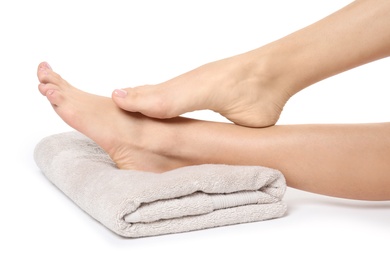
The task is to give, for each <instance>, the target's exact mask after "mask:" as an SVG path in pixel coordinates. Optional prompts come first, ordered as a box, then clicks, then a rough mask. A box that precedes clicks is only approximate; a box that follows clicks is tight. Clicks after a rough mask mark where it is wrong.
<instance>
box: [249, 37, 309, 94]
mask: <svg viewBox="0 0 390 260" xmlns="http://www.w3.org/2000/svg"><path fill="white" fill-rule="evenodd" d="M244 55H245V56H246V59H248V61H249V64H250V67H251V69H252V70H253V73H254V74H255V75H256V77H258V78H261V81H262V82H261V83H262V85H263V86H270V88H271V89H273V90H275V91H277V92H278V93H283V94H284V95H286V96H287V99H288V98H290V97H291V96H293V95H294V94H296V93H297V92H299V91H300V90H302V89H304V88H305V87H307V86H308V85H309V84H308V83H307V82H306V79H305V78H304V77H303V76H304V73H302V71H300V70H299V68H297V65H296V58H295V57H294V55H295V54H294V52H293V51H289V52H286V50H285V48H283V47H282V46H280V44H277V43H273V44H269V45H265V46H263V47H260V48H258V49H255V50H252V51H250V52H248V53H245V54H244Z"/></svg>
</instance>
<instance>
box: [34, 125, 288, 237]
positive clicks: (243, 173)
mask: <svg viewBox="0 0 390 260" xmlns="http://www.w3.org/2000/svg"><path fill="white" fill-rule="evenodd" d="M34 158H35V161H36V163H37V165H38V167H39V168H40V169H41V171H42V172H43V173H44V174H45V175H46V177H47V178H48V179H49V180H50V181H51V182H53V183H54V184H55V185H56V186H57V187H58V188H59V189H60V190H62V191H63V192H64V193H65V194H66V195H67V196H68V197H69V198H70V199H72V200H73V201H74V202H75V203H76V204H77V205H78V206H79V207H80V208H81V209H83V210H84V211H85V212H87V213H88V214H89V215H91V216H92V217H93V218H95V219H96V220H98V221H99V222H100V223H102V224H103V225H105V226H106V227H107V228H109V229H111V230H112V231H113V232H115V233H117V234H119V235H121V236H124V237H144V236H154V235H162V234H169V233H177V232H186V231H192V230H199V229H204V228H212V227H218V226H225V225H232V224H239V223H245V222H254V221H261V220H267V219H273V218H278V217H281V216H283V215H284V214H285V213H286V208H287V207H286V205H285V203H284V202H283V201H282V197H283V195H284V192H285V189H286V183H285V179H284V177H283V175H282V174H281V172H279V171H277V170H274V169H270V168H265V167H260V166H230V165H213V164H207V165H197V166H188V167H183V168H179V169H175V170H172V171H169V172H165V173H161V174H156V173H149V172H141V171H134V170H120V169H118V168H117V167H116V166H115V164H114V163H113V162H112V160H111V159H110V157H109V156H108V155H107V154H106V153H105V152H104V151H103V150H102V149H101V148H100V147H99V146H98V145H97V144H96V143H94V142H93V141H92V140H90V139H89V138H87V137H85V136H84V135H82V134H80V133H78V132H67V133H60V134H56V135H52V136H48V137H46V138H44V139H43V140H41V141H40V142H39V143H38V144H37V146H36V148H35V152H34Z"/></svg>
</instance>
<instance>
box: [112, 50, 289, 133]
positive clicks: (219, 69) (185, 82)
mask: <svg viewBox="0 0 390 260" xmlns="http://www.w3.org/2000/svg"><path fill="white" fill-rule="evenodd" d="M272 62H274V61H272ZM265 64H267V58H266V57H265V56H260V55H258V54H257V52H249V53H246V54H242V55H238V56H235V57H232V58H228V59H224V60H220V61H216V62H213V63H209V64H206V65H204V66H201V67H199V68H197V69H195V70H192V71H190V72H187V73H185V74H183V75H180V76H178V77H176V78H173V79H171V80H169V81H167V82H164V83H162V84H157V85H146V86H140V87H136V88H127V89H117V90H115V91H114V92H113V94H112V98H113V100H114V102H115V103H116V104H117V105H118V106H119V107H120V108H122V109H124V110H127V111H131V112H140V113H142V114H144V115H146V116H150V117H154V118H172V117H176V116H179V115H181V114H184V113H186V112H191V111H195V110H203V109H210V110H213V111H215V112H218V113H220V114H221V115H222V116H224V117H226V118H227V119H229V120H230V121H232V122H234V123H236V124H238V125H242V126H248V127H266V126H271V125H274V124H275V123H276V122H277V120H278V119H279V116H280V113H281V112H282V109H283V107H284V105H285V103H286V102H287V100H288V99H289V98H290V96H291V94H292V93H288V91H286V90H285V87H286V86H285V83H286V82H281V78H282V77H281V75H282V74H277V73H275V71H272V72H271V71H270V70H269V69H268V66H266V65H265ZM289 83H290V82H287V84H289Z"/></svg>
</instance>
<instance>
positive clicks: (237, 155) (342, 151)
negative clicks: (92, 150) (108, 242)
mask: <svg viewBox="0 0 390 260" xmlns="http://www.w3.org/2000/svg"><path fill="white" fill-rule="evenodd" d="M38 78H39V81H40V82H41V83H40V84H39V90H40V92H41V93H42V94H43V95H44V96H46V97H47V99H48V100H49V102H50V103H51V105H52V106H53V108H54V110H55V111H56V112H57V114H58V115H59V116H60V117H61V118H62V119H63V120H64V121H65V122H66V123H67V124H69V125H70V126H71V127H73V128H74V129H76V130H78V131H79V132H81V133H83V134H85V135H86V136H88V137H90V138H91V139H92V140H94V141H95V142H96V143H97V144H98V145H100V146H101V147H102V148H103V149H104V150H105V151H107V153H108V154H109V155H110V157H111V158H112V160H113V161H114V162H115V163H116V164H117V166H118V167H119V168H121V169H136V170H142V171H151V172H156V173H158V172H164V171H167V170H171V169H175V168H178V167H183V166H188V165H197V164H205V163H216V164H231V165H263V166H267V167H271V168H276V169H279V170H281V171H282V172H283V174H284V176H285V177H286V180H287V185H288V186H290V187H294V188H297V189H301V190H305V191H309V192H314V193H319V194H325V195H329V196H335V197H343V198H351V199H362V200H388V199H390V189H389V187H390V174H389V173H390V161H389V159H388V158H390V134H389V133H390V124H389V123H380V124H356V125H355V124H353V125H352V124H351V125H286V126H282V125H277V126H272V127H268V128H248V127H242V126H238V125H235V124H230V123H218V122H209V121H201V120H193V119H187V118H180V117H177V118H173V119H168V120H159V119H153V118H149V117H146V116H143V115H141V114H140V113H132V112H127V111H125V110H122V109H120V108H118V107H117V106H116V105H115V103H114V102H113V101H112V99H110V98H107V97H101V96H96V95H93V94H89V93H86V92H83V91H81V90H79V89H77V88H75V87H73V86H72V85H70V84H69V83H68V82H67V81H65V80H64V79H62V78H61V77H60V76H59V75H58V74H57V73H55V72H54V71H53V70H52V69H51V68H50V66H49V65H48V64H47V63H46V62H43V63H41V64H40V65H39V67H38Z"/></svg>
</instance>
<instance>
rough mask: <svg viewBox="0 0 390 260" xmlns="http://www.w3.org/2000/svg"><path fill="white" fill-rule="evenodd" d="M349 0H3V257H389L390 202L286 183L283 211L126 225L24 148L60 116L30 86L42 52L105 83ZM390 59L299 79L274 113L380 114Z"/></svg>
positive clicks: (273, 31)
mask: <svg viewBox="0 0 390 260" xmlns="http://www.w3.org/2000/svg"><path fill="white" fill-rule="evenodd" d="M349 2H351V1H346V0H344V1H335V0H334V1H319V0H317V1H313V0H311V1H309V0H296V1H288V0H274V1H260V0H259V1H246V0H240V1H226V0H224V1H205V0H196V1H194V0H191V1H158V0H154V1H153V0H147V1H145V0H143V1H118V0H111V1H74V0H67V1H43V0H37V1H27V0H25V1H5V0H1V2H0V93H1V94H0V106H1V107H0V115H1V122H2V127H1V135H0V138H1V140H0V141H1V144H2V149H1V157H0V158H1V162H2V166H3V170H2V172H1V175H0V178H1V179H0V195H1V196H0V210H1V211H0V212H1V214H0V240H1V241H0V242H1V243H0V248H1V249H0V258H1V259H82V258H83V257H85V259H115V258H117V259H119V257H121V258H122V259H135V258H141V259H148V258H152V257H153V258H158V259H187V258H189V259H195V258H197V259H211V258H215V259H222V258H225V259H233V258H239V259H265V258H268V259H270V258H272V259H278V258H284V259H286V258H292V259H329V258H331V259H354V258H355V257H357V256H359V257H361V258H363V257H366V258H368V257H369V258H370V259H389V255H390V253H389V252H388V250H387V249H386V248H387V247H388V243H389V241H390V240H389V238H390V202H358V201H351V200H343V199H335V198H328V197H325V196H318V195H315V194H309V193H305V192H300V191H297V190H293V189H288V191H287V193H286V196H285V201H286V202H287V203H288V205H289V211H288V215H287V216H286V217H284V218H281V219H277V220H272V221H265V222H259V223H250V224H244V225H235V226H230V227H222V228H216V229H209V230H202V231H196V232H189V233H183V234H174V235H165V236H159V237H150V238H142V239H124V238H121V237H118V236H117V235H115V234H113V233H112V232H111V231H109V230H108V229H106V228H105V227H104V226H102V225H101V224H100V223H98V222H97V221H95V220H93V219H92V218H91V217H89V216H88V215H87V214H85V213H84V212H83V211H82V210H80V209H79V208H78V207H77V206H76V205H75V204H74V203H73V202H72V201H71V200H69V199H67V197H66V196H65V195H64V194H62V193H61V192H60V191H59V190H58V189H57V188H55V187H54V186H53V185H52V184H51V183H50V182H49V181H48V180H47V179H46V178H45V177H44V176H43V175H42V173H41V172H40V171H39V169H38V168H37V166H36V165H35V163H34V160H33V157H32V155H33V149H34V147H35V145H36V143H37V142H39V141H40V140H41V138H43V137H45V136H47V135H51V134H55V133H59V132H63V131H69V130H71V129H70V128H69V127H68V126H67V125H65V123H63V122H62V121H61V119H60V118H58V117H57V115H56V114H55V113H54V111H53V110H52V109H51V106H50V105H49V103H48V102H47V101H46V99H45V98H44V97H42V96H41V95H40V93H39V92H38V89H37V84H38V81H37V79H36V67H37V65H38V63H39V62H40V61H44V60H46V61H48V62H50V64H51V65H52V67H53V68H54V69H55V70H56V71H58V72H59V73H60V74H61V75H62V76H63V77H64V78H65V79H67V80H68V81H69V82H70V83H72V84H73V85H74V86H76V87H78V88H81V89H82V90H85V91H88V92H92V93H95V94H99V95H105V96H109V95H110V94H111V91H112V90H113V89H114V88H121V87H129V86H136V85H140V84H146V83H151V84H152V83H158V82H161V81H165V80H167V79H169V78H171V77H174V76H176V75H178V74H181V73H183V72H185V71H188V70H190V69H193V68H195V67H197V66H200V65H202V64H204V63H207V62H210V61H214V60H217V59H221V58H225V57H228V56H231V55H235V54H238V53H241V52H245V51H248V50H251V49H254V48H256V47H260V46H262V45H264V44H266V43H269V42H271V41H273V40H276V39H278V38H280V37H282V36H284V35H286V34H289V33H291V32H293V31H295V30H297V29H300V28H302V27H304V26H306V25H309V24H310V23H312V22H315V21H317V20H319V19H321V18H323V17H324V16H326V15H328V14H330V13H332V12H334V11H336V10H337V9H339V8H341V7H343V6H344V5H346V4H348V3H349ZM372 2H373V4H374V3H375V1H372ZM389 66H390V61H389V60H388V59H385V60H381V61H378V62H375V63H371V64H368V65H365V66H362V67H359V68H357V69H354V70H351V71H348V72H346V73H344V74H342V75H338V76H335V77H332V78H330V79H327V80H324V81H322V82H320V83H318V84H316V85H315V86H312V87H311V88H308V89H306V90H304V91H302V92H300V93H298V94H297V95H296V96H294V97H293V98H292V99H291V100H290V101H289V102H288V104H287V105H286V107H285V111H284V113H283V115H282V117H281V119H280V121H279V124H292V123H357V122H362V123H363V122H380V121H389V120H390V113H389V109H390V103H389V102H388V100H389V94H388V90H389V87H390V76H389V72H388V71H389ZM302 73H304V71H303V72H302ZM189 116H194V117H199V118H203V119H209V120H222V119H221V118H219V117H217V116H215V115H214V114H211V113H210V112H199V113H195V114H192V115H189ZM222 121H223V120H222ZM367 174H370V173H367Z"/></svg>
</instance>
